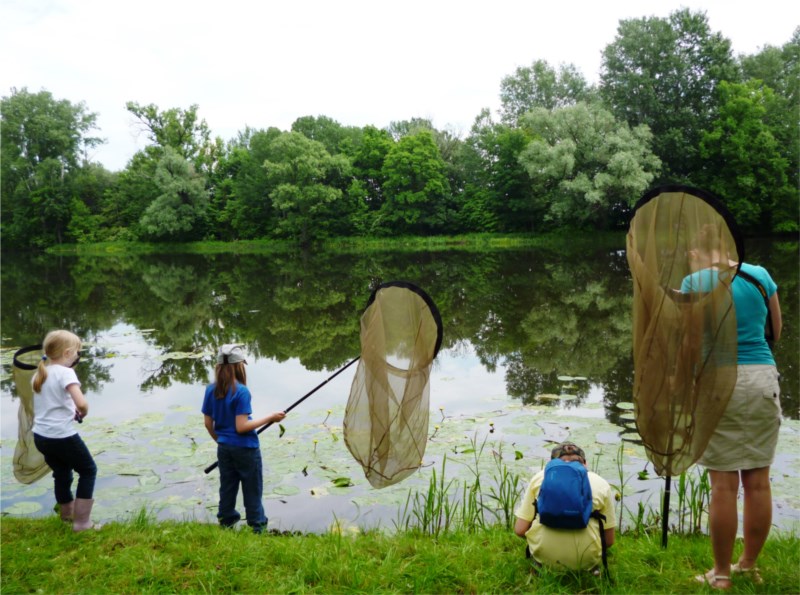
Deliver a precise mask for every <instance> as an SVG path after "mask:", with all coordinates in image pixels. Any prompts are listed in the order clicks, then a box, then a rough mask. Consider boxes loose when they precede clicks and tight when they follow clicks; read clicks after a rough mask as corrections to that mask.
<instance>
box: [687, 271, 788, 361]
mask: <svg viewBox="0 0 800 595" xmlns="http://www.w3.org/2000/svg"><path fill="white" fill-rule="evenodd" d="M741 270H743V271H744V272H745V273H748V274H749V275H751V276H752V277H755V278H756V279H757V280H758V281H759V283H761V285H762V286H763V287H764V289H765V290H766V292H767V296H768V297H772V295H773V294H774V293H775V292H776V291H777V290H778V286H777V285H776V284H775V281H773V280H772V277H770V275H769V273H768V272H767V270H766V269H765V268H764V267H760V266H758V265H753V264H747V263H746V262H743V263H742V265H741ZM716 284H717V271H716V270H715V269H703V270H702V271H697V272H696V273H692V274H691V275H689V276H687V277H685V278H684V279H683V283H681V291H682V292H683V293H691V292H695V291H704V292H705V291H711V290H712V289H713V288H714V287H715V286H716ZM731 290H732V292H733V305H734V307H735V308H736V336H737V358H736V360H737V363H738V364H739V365H748V364H767V365H773V366H774V365H775V358H773V357H772V350H770V348H769V344H768V343H767V340H766V338H765V337H764V325H765V323H766V320H767V315H768V311H767V305H766V304H765V303H764V298H763V297H762V295H761V292H760V291H758V288H757V287H756V286H755V285H753V284H752V283H751V282H750V281H748V280H747V279H743V278H742V277H740V276H738V275H737V276H736V278H734V280H733V284H732V285H731Z"/></svg>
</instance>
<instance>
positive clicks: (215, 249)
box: [46, 231, 625, 256]
mask: <svg viewBox="0 0 800 595" xmlns="http://www.w3.org/2000/svg"><path fill="white" fill-rule="evenodd" d="M575 242H578V243H579V244H580V243H581V242H584V243H585V244H586V246H587V247H592V246H598V245H607V246H609V247H615V248H620V247H624V246H625V236H624V234H623V233H622V232H604V233H596V232H586V231H559V232H554V233H547V234H514V235H500V234H468V235H459V236H429V237H417V236H404V237H391V238H366V237H345V238H330V239H327V240H324V241H322V242H320V243H319V244H318V245H316V246H315V249H316V250H323V251H325V252H332V253H341V252H344V253H346V252H380V251H387V250H391V251H401V252H405V251H408V252H415V251H426V250H436V251H444V250H482V249H502V248H523V247H558V246H561V245H563V244H564V243H569V244H570V245H573V244H575ZM297 249H298V246H297V245H296V244H294V243H292V242H290V241H288V240H237V241H234V242H218V241H204V242H187V243H152V242H121V241H120V242H98V243H94V244H60V245H57V246H51V247H49V248H47V250H46V252H48V253H50V254H77V255H82V256H89V255H91V256H110V255H122V254H177V253H181V254H187V253H188V254H224V253H235V254H272V253H279V252H292V251H295V250H297Z"/></svg>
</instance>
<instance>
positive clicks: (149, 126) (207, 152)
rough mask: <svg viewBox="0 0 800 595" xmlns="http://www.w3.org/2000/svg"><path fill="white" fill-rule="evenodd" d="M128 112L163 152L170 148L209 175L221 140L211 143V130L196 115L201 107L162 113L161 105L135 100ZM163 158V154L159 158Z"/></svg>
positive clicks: (163, 111)
mask: <svg viewBox="0 0 800 595" xmlns="http://www.w3.org/2000/svg"><path fill="white" fill-rule="evenodd" d="M125 107H126V109H127V110H128V111H129V112H130V113H132V114H133V115H134V116H136V118H137V119H138V121H139V127H140V129H141V130H142V131H143V132H144V133H145V134H146V135H147V138H148V139H149V140H150V142H152V143H153V144H154V145H155V146H157V147H160V149H161V150H163V149H166V148H167V147H171V148H172V149H173V150H174V151H175V152H176V153H177V154H178V155H180V156H181V157H183V158H184V159H186V160H187V161H190V162H191V163H192V165H194V168H195V170H196V171H197V172H202V173H208V172H209V171H211V170H212V169H213V167H214V164H215V163H216V160H217V158H218V157H219V151H220V150H221V149H222V146H221V142H222V141H220V140H217V141H214V142H212V141H211V131H210V130H209V128H208V124H206V121H205V120H201V119H199V117H198V115H197V110H198V106H197V105H192V106H190V107H189V109H187V110H184V109H181V108H171V109H167V110H160V109H159V108H158V106H156V105H155V104H153V103H151V104H149V105H139V104H138V103H136V102H135V101H129V102H127V103H126V104H125ZM156 157H158V158H160V157H161V154H158V155H156Z"/></svg>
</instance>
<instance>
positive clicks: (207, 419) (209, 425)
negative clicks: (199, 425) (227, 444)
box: [203, 415, 217, 442]
mask: <svg viewBox="0 0 800 595" xmlns="http://www.w3.org/2000/svg"><path fill="white" fill-rule="evenodd" d="M203 423H204V424H205V426H206V431H207V432H208V435H209V436H211V438H213V439H214V442H216V441H217V433H216V432H215V431H214V419H213V418H212V417H211V416H210V415H204V416H203Z"/></svg>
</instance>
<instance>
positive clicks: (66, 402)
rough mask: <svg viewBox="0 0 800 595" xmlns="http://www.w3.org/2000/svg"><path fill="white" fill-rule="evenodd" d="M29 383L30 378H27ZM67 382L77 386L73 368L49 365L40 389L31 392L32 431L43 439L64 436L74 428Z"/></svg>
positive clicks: (66, 436)
mask: <svg viewBox="0 0 800 595" xmlns="http://www.w3.org/2000/svg"><path fill="white" fill-rule="evenodd" d="M31 382H33V380H31ZM70 384H77V385H78V386H80V385H81V383H80V380H78V376H77V375H76V374H75V370H73V369H72V368H67V367H66V366H61V365H59V364H50V365H49V366H47V379H46V380H45V381H44V384H42V392H39V393H37V392H36V391H34V392H33V433H34V434H39V436H44V437H45V438H68V437H70V436H72V435H74V434H77V433H78V431H77V430H76V429H75V411H76V408H75V401H73V400H72V396H71V395H70V394H69V393H68V392H67V387H68V386H69V385H70Z"/></svg>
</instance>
